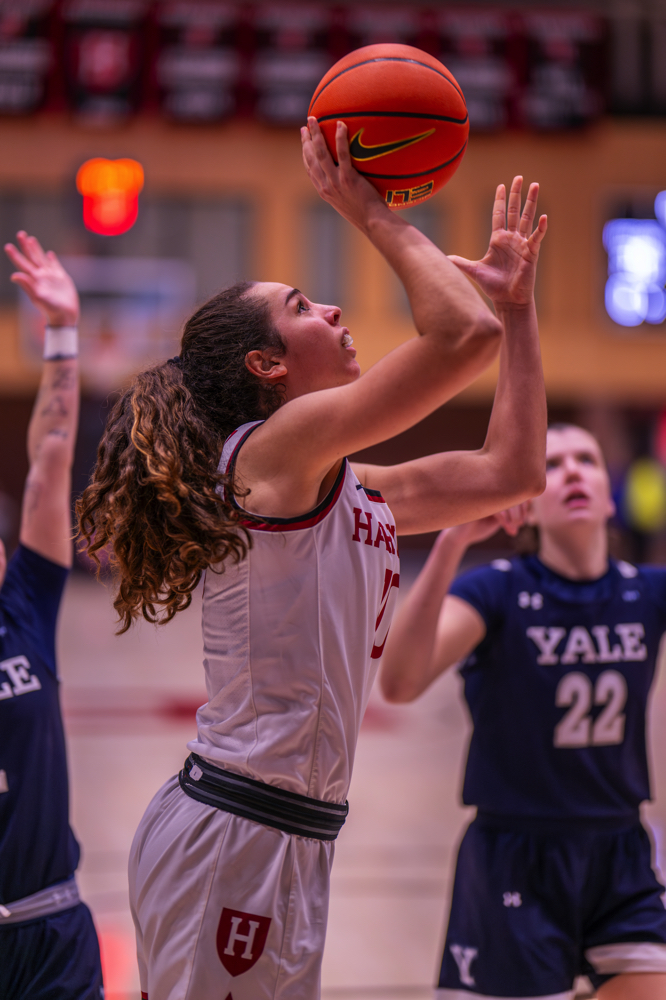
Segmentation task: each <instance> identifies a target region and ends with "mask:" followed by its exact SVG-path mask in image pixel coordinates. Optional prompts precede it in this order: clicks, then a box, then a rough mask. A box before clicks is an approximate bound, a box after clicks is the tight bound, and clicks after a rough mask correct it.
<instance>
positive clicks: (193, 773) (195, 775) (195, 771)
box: [190, 764, 203, 781]
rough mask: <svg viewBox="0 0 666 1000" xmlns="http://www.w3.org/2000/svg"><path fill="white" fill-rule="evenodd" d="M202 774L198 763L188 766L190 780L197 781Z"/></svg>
mask: <svg viewBox="0 0 666 1000" xmlns="http://www.w3.org/2000/svg"><path fill="white" fill-rule="evenodd" d="M202 774H203V771H202V770H201V768H200V767H199V765H198V764H194V765H193V766H192V767H191V768H190V778H191V779H192V781H198V780H199V778H200V777H201V776H202Z"/></svg>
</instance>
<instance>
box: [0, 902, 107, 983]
mask: <svg viewBox="0 0 666 1000" xmlns="http://www.w3.org/2000/svg"><path fill="white" fill-rule="evenodd" d="M0 997H2V1000H102V998H103V997H104V989H103V987H102V965H101V962H100V957H99V942H98V940H97V933H96V931H95V925H94V924H93V919H92V916H91V914H90V910H89V909H88V907H87V906H86V905H85V903H79V904H78V905H77V906H73V907H72V908H71V910H63V911H62V912H61V913H54V914H53V915H52V916H50V917H42V918H41V919H39V920H26V921H25V922H24V923H20V924H9V925H7V926H6V927H0Z"/></svg>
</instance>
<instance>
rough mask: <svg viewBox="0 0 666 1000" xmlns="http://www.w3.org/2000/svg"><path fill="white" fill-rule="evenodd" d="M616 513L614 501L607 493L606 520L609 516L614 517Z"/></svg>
mask: <svg viewBox="0 0 666 1000" xmlns="http://www.w3.org/2000/svg"><path fill="white" fill-rule="evenodd" d="M616 513H617V507H616V505H615V501H614V500H613V498H612V496H610V495H609V497H608V506H607V508H606V516H607V517H608V520H609V521H610V519H611V517H615V515H616Z"/></svg>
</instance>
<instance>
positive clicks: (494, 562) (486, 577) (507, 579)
mask: <svg viewBox="0 0 666 1000" xmlns="http://www.w3.org/2000/svg"><path fill="white" fill-rule="evenodd" d="M529 572H530V569H529V564H528V563H527V562H526V561H525V560H524V559H523V558H522V557H521V556H514V557H513V558H512V559H506V558H503V557H502V558H499V559H491V561H490V562H488V563H482V564H481V565H480V566H473V567H471V568H470V569H466V570H463V572H462V573H461V574H460V575H459V576H458V578H457V579H458V580H460V581H463V580H465V581H470V582H472V581H474V582H476V581H478V582H479V583H481V582H483V581H486V582H487V583H488V584H490V585H491V586H493V585H497V586H500V587H506V586H507V584H510V583H511V582H513V581H514V580H516V579H518V578H520V577H522V576H524V575H525V574H528V575H529Z"/></svg>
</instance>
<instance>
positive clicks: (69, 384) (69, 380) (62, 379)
mask: <svg viewBox="0 0 666 1000" xmlns="http://www.w3.org/2000/svg"><path fill="white" fill-rule="evenodd" d="M75 385H76V372H75V371H73V370H72V369H71V368H65V366H64V365H58V367H57V368H56V370H55V372H54V374H53V381H52V383H51V388H53V389H73V388H74V386H75Z"/></svg>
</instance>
